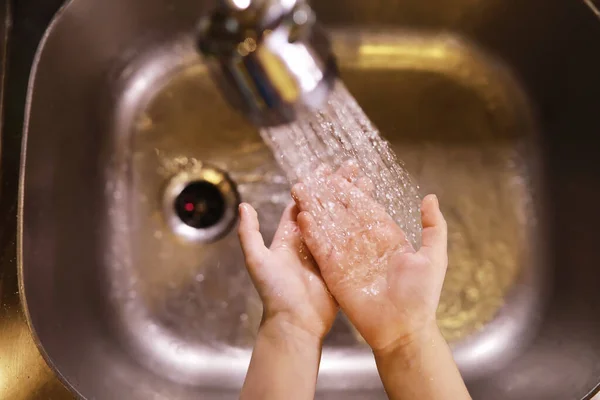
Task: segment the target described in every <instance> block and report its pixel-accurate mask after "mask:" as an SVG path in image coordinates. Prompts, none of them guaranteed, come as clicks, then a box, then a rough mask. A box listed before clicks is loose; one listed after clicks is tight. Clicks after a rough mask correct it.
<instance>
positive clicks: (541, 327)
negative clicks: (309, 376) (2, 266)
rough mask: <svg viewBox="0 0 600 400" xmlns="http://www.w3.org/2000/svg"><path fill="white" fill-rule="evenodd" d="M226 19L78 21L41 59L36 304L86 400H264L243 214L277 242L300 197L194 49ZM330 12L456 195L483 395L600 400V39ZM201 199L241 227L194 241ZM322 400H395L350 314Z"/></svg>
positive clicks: (419, 9)
mask: <svg viewBox="0 0 600 400" xmlns="http://www.w3.org/2000/svg"><path fill="white" fill-rule="evenodd" d="M211 5H212V4H211V3H210V2H203V1H188V0H177V1H174V0H144V1H142V0H132V1H128V2H122V1H119V0H104V1H102V2H100V1H92V0H72V1H70V2H69V3H67V5H65V6H64V7H63V8H62V9H61V11H59V13H58V14H57V15H56V17H55V19H54V21H53V22H52V24H51V26H50V27H49V29H48V31H47V33H46V36H45V38H44V40H43V41H42V44H41V45H40V48H39V50H38V55H37V57H36V61H35V63H34V68H33V71H32V79H31V81H30V87H29V102H28V110H27V115H26V121H25V127H26V128H25V134H24V139H23V152H24V153H23V154H24V156H23V161H22V170H21V173H22V176H21V195H20V209H19V214H20V223H19V230H20V231H19V240H20V242H19V243H20V249H19V254H20V284H21V289H22V290H21V296H22V299H23V303H24V305H25V310H26V313H27V317H28V321H29V323H30V326H31V328H32V330H33V332H34V334H35V336H36V339H37V343H38V345H39V347H40V350H41V352H42V354H43V355H44V357H45V358H46V360H47V361H48V363H49V364H50V365H51V367H52V368H54V370H55V371H56V373H57V374H58V376H59V377H60V378H61V379H62V380H63V382H64V383H65V384H66V385H67V386H68V387H69V388H70V389H71V390H72V391H74V392H75V393H76V394H78V395H80V396H81V397H83V398H89V399H115V398H127V399H192V398H198V397H201V398H206V399H213V398H214V399H229V398H236V394H237V391H238V390H239V387H240V386H241V383H242V382H243V378H244V375H245V372H246V368H247V366H248V362H249V358H250V352H251V348H252V344H253V340H254V336H255V333H256V329H257V326H258V324H259V321H260V316H261V305H260V301H259V300H258V297H257V295H256V293H255V291H254V289H253V288H252V285H251V283H250V280H249V278H248V277H247V274H246V272H245V269H244V265H243V258H242V253H241V250H240V248H239V243H238V241H237V237H236V235H235V232H234V229H233V228H234V227H235V222H236V217H237V216H236V212H235V206H236V204H237V203H238V202H239V201H240V199H242V200H244V201H247V202H250V203H251V204H253V205H254V206H255V207H256V208H257V209H258V211H259V214H260V218H261V227H262V228H263V233H264V235H265V237H266V239H267V240H269V239H270V238H271V237H272V235H273V232H274V229H275V227H276V223H277V221H278V218H279V215H280V214H281V211H282V210H283V208H284V207H285V205H286V203H287V202H288V201H290V198H289V194H288V193H289V185H288V183H287V181H286V180H285V178H284V175H283V173H282V172H281V171H280V170H279V168H278V167H277V163H276V162H275V160H274V159H273V156H272V155H271V153H270V151H269V150H268V148H267V147H266V145H265V144H264V143H263V142H262V141H261V139H260V135H259V133H258V131H257V130H256V128H254V127H253V126H251V125H249V124H248V123H247V122H246V121H245V120H244V119H243V118H242V117H241V116H240V115H238V114H237V113H236V112H235V110H232V109H230V108H229V107H228V106H227V104H226V103H225V101H224V100H223V99H222V98H221V97H220V94H219V92H218V90H217V88H216V87H215V85H214V84H213V82H212V80H211V78H210V76H209V74H208V71H207V69H206V67H205V66H204V64H203V62H202V59H201V58H200V56H199V55H198V54H197V53H196V51H195V49H194V41H193V36H192V32H193V30H194V26H195V24H196V22H197V18H198V17H199V16H200V15H203V14H204V13H205V12H207V11H208V10H209V8H210V6H211ZM315 9H316V11H317V14H318V15H319V17H320V18H321V20H322V21H323V22H325V23H326V24H327V25H328V26H329V28H330V32H331V34H332V39H333V44H334V48H335V52H336V54H337V56H338V59H339V64H340V67H341V76H342V79H343V80H344V82H345V84H346V85H347V86H348V88H349V89H350V91H351V92H352V93H353V95H354V96H355V97H356V99H357V100H358V102H359V104H361V106H362V107H363V108H364V110H365V111H366V113H367V115H369V116H370V118H371V119H372V120H373V122H374V123H375V124H376V125H377V126H378V127H379V128H380V130H381V132H382V134H383V136H385V137H386V138H387V139H388V140H389V141H390V143H391V144H392V146H393V148H394V149H395V150H396V152H397V154H398V155H399V157H400V158H401V159H403V160H404V162H405V164H406V168H407V169H408V170H409V171H410V172H411V173H412V174H413V176H414V177H415V179H416V180H417V181H418V182H419V183H420V184H421V190H422V192H423V193H429V192H434V193H437V194H438V195H439V197H440V200H441V204H442V209H443V211H444V213H445V215H446V217H447V219H448V223H449V229H450V238H449V257H450V266H449V271H448V276H447V279H446V283H445V287H444V291H443V294H442V301H441V303H440V307H439V310H438V321H439V325H440V327H441V328H442V330H443V332H444V335H445V336H446V338H447V339H448V340H449V341H450V343H451V344H452V347H453V351H454V355H455V358H456V360H457V363H458V364H459V367H460V369H461V372H462V373H463V376H464V377H465V379H466V380H467V382H468V385H469V388H470V390H471V392H472V394H473V397H474V398H475V399H492V400H493V399H524V398H527V399H560V400H564V399H582V398H586V396H587V397H588V398H591V396H592V395H593V394H594V393H595V390H596V389H595V387H596V385H597V383H598V381H599V380H600V323H599V322H598V318H597V316H598V315H600V296H598V295H597V289H596V287H595V284H594V282H598V281H599V280H598V279H599V278H600V271H599V269H598V268H597V264H598V261H599V260H600V252H599V251H598V250H597V249H596V246H594V244H593V242H592V243H591V244H590V239H589V234H588V233H589V232H588V231H587V230H585V229H582V228H581V227H582V226H586V227H588V226H593V222H594V221H596V222H600V218H598V217H599V215H598V212H595V211H593V210H592V211H589V215H588V214H587V213H585V216H584V217H582V216H581V213H582V212H583V209H584V207H585V206H586V205H588V204H594V202H592V201H591V199H596V200H600V199H599V198H598V196H599V192H598V190H597V183H596V189H595V190H594V186H591V184H588V183H589V182H595V181H594V179H595V178H596V177H597V176H598V173H597V167H596V168H594V167H595V164H594V163H593V160H594V157H595V154H594V152H593V151H592V150H591V146H586V145H585V142H584V141H583V140H582V137H583V135H584V134H586V133H588V132H590V133H591V132H597V131H598V129H600V120H598V119H597V118H596V113H597V110H596V109H597V104H598V102H597V99H596V97H597V94H596V93H598V91H599V90H600V78H599V77H598V74H597V71H598V70H600V53H598V52H597V51H593V50H592V49H593V46H592V45H591V44H590V43H591V42H590V40H592V38H594V37H598V38H600V23H599V22H598V21H597V20H596V19H595V16H594V15H593V14H592V13H591V12H590V10H589V9H588V8H586V6H585V5H584V4H583V3H581V4H580V3H576V2H571V3H570V4H566V3H565V2H561V1H558V0H556V1H554V0H552V1H543V2H542V1H537V0H529V1H517V0H510V1H499V0H498V1H496V0H491V1H488V2H485V3H484V2H475V1H472V0H459V1H457V2H454V3H453V4H452V6H450V5H449V4H447V2H442V1H438V0H429V1H426V2H423V1H416V0H403V1H400V0H398V1H396V0H389V1H386V2H379V1H378V2H374V3H368V4H367V3H366V2H362V1H359V0H356V1H345V2H341V1H337V0H328V1H321V2H318V3H317V4H315ZM594 104H595V105H596V106H594ZM578 144H579V145H578ZM199 182H201V184H200V185H198V183H199ZM596 182H597V181H596ZM586 190H587V192H586ZM190 195H191V196H196V197H193V198H194V199H197V198H201V199H202V201H205V202H206V205H207V207H209V209H211V210H213V211H214V210H218V211H214V213H208V214H207V215H208V217H210V218H208V219H203V220H201V221H200V220H199V221H196V222H193V221H192V222H190V220H187V222H186V217H185V215H184V214H185V213H184V212H183V211H182V210H181V209H179V208H178V207H177V206H176V205H177V204H180V203H179V201H180V200H181V199H182V198H183V200H184V203H181V204H184V208H185V204H186V203H185V199H186V198H187V197H185V196H190ZM182 196H184V197H182ZM594 196H595V197H594ZM215 204H216V205H215ZM211 207H212V208H211ZM184 211H185V210H184ZM586 218H587V219H586ZM207 221H208V222H207ZM190 224H191V225H194V224H196V225H195V226H193V227H192V226H191V225H190ZM590 232H593V231H591V230H590ZM317 397H318V398H324V399H337V398H341V399H352V398H357V399H365V398H369V399H371V398H373V399H377V398H385V395H384V392H383V390H382V387H381V383H380V381H379V378H378V376H377V372H376V369H375V364H374V361H373V357H372V355H371V354H370V352H369V349H368V348H367V347H366V346H365V345H364V343H362V341H361V339H360V337H359V336H358V335H357V334H356V333H355V332H354V330H353V328H352V327H351V326H350V325H349V324H348V323H347V321H346V320H345V319H344V318H343V317H342V316H340V317H339V318H338V321H337V322H336V324H335V326H334V329H333V330H332V332H331V334H330V335H329V337H328V338H327V339H326V342H325V348H324V353H323V358H322V362H321V369H320V376H319V384H318V393H317Z"/></svg>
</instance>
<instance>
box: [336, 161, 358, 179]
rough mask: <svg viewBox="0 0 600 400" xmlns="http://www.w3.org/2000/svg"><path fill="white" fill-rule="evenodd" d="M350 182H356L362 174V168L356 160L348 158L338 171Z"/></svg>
mask: <svg viewBox="0 0 600 400" xmlns="http://www.w3.org/2000/svg"><path fill="white" fill-rule="evenodd" d="M336 173H337V174H338V175H340V176H342V177H343V178H344V179H346V180H347V181H348V182H354V181H355V180H356V179H357V178H358V177H359V175H360V168H359V167H358V164H357V163H356V161H354V160H348V161H346V162H344V163H343V164H342V166H341V167H340V169H338V170H337V172H336Z"/></svg>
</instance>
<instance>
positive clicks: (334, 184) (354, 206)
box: [329, 175, 390, 222]
mask: <svg viewBox="0 0 600 400" xmlns="http://www.w3.org/2000/svg"><path fill="white" fill-rule="evenodd" d="M329 182H330V185H331V190H332V192H333V193H334V194H335V196H336V198H337V199H338V201H340V202H341V203H342V205H344V207H346V208H347V209H349V210H350V211H351V212H352V214H354V215H355V217H356V218H358V219H359V220H360V221H362V222H367V221H370V220H373V219H375V220H385V219H389V218H390V216H389V215H388V214H387V212H386V210H385V209H384V208H383V207H382V206H381V205H380V204H379V203H377V202H376V201H375V200H374V199H372V198H371V197H369V196H367V195H366V194H365V193H364V192H363V191H362V190H360V189H359V188H358V187H357V186H355V185H353V184H351V183H350V182H348V181H346V180H345V179H343V178H341V177H340V176H338V175H332V176H331V177H330V178H329Z"/></svg>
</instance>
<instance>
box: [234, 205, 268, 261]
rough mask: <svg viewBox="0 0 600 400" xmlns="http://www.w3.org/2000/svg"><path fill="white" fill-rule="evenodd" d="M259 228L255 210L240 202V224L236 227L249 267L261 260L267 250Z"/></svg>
mask: <svg viewBox="0 0 600 400" xmlns="http://www.w3.org/2000/svg"><path fill="white" fill-rule="evenodd" d="M259 229H260V225H259V222H258V214H257V213H256V210H255V209H254V208H252V206H251V205H249V204H246V203H242V204H240V226H239V228H238V235H239V237H240V243H241V245H242V251H243V252H244V257H245V258H246V264H248V267H249V268H251V269H252V268H255V267H256V266H257V265H259V264H260V263H261V262H262V260H263V258H264V256H265V254H266V252H267V251H268V250H267V248H266V247H265V242H264V240H263V237H262V235H261V234H260V230H259Z"/></svg>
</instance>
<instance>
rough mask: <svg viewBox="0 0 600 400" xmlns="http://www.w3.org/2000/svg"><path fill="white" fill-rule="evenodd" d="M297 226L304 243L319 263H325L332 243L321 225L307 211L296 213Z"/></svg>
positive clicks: (329, 254)
mask: <svg viewBox="0 0 600 400" xmlns="http://www.w3.org/2000/svg"><path fill="white" fill-rule="evenodd" d="M298 227H299V228H300V232H301V233H302V237H303V238H304V243H305V244H306V247H308V250H310V253H311V254H312V256H313V258H314V259H315V261H316V262H317V264H319V265H326V263H327V261H328V259H329V257H330V256H331V251H332V244H331V243H330V241H329V240H328V237H327V235H326V233H325V232H324V230H323V229H322V227H321V226H319V224H318V223H317V222H316V220H315V219H314V218H313V216H312V215H311V214H310V213H308V212H301V213H300V214H298Z"/></svg>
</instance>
